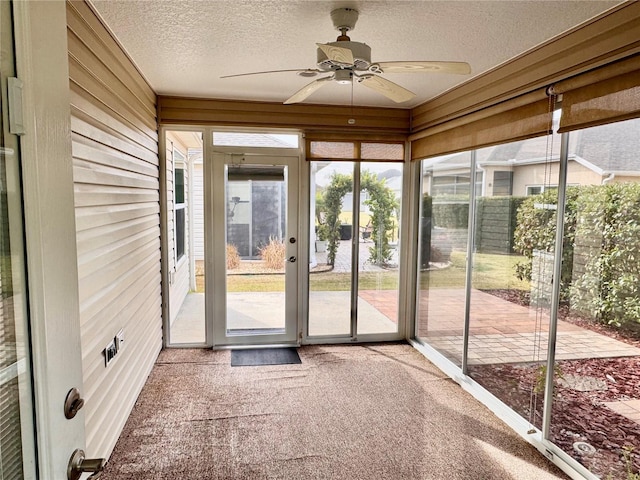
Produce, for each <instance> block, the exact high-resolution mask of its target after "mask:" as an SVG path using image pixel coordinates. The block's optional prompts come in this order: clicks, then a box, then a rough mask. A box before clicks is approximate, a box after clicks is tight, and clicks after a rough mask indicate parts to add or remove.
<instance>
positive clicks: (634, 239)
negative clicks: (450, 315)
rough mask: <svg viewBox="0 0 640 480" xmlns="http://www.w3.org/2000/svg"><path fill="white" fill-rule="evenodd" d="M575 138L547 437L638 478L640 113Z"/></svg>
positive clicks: (593, 467)
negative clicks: (637, 117) (549, 424)
mask: <svg viewBox="0 0 640 480" xmlns="http://www.w3.org/2000/svg"><path fill="white" fill-rule="evenodd" d="M569 138H570V147H569V164H568V170H567V183H568V184H569V185H570V186H569V187H568V190H567V204H566V213H565V241H564V249H565V252H564V255H563V257H562V260H563V263H562V283H561V295H560V309H559V312H558V318H559V321H558V336H557V339H558V340H557V354H556V368H555V369H554V374H555V381H554V394H553V408H552V415H551V426H550V432H549V435H550V440H551V441H552V442H553V443H555V444H557V445H558V446H559V447H560V448H562V449H563V450H564V451H565V452H566V453H567V454H568V455H570V456H572V457H573V458H575V459H576V460H577V461H578V462H580V463H582V464H583V465H584V466H585V467H586V468H587V469H588V470H590V471H591V472H593V473H594V474H595V475H597V476H598V477H599V478H624V479H627V478H638V477H637V472H638V471H639V470H640V457H639V456H638V446H640V379H639V377H638V373H639V372H640V291H639V290H638V286H639V285H640V261H639V256H640V156H639V153H638V152H640V119H635V120H629V121H626V122H619V123H613V124H609V125H602V126H598V127H593V128H589V129H585V130H581V131H576V132H571V133H570V134H569Z"/></svg>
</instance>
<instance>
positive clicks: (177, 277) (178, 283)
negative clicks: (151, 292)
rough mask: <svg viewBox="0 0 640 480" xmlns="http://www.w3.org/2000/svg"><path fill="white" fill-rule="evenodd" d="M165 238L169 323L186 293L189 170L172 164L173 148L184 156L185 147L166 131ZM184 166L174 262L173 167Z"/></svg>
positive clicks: (181, 164)
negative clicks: (180, 231)
mask: <svg viewBox="0 0 640 480" xmlns="http://www.w3.org/2000/svg"><path fill="white" fill-rule="evenodd" d="M166 147H167V151H166V159H167V239H168V243H169V318H170V319H171V323H173V321H174V320H175V319H176V317H177V315H178V312H179V311H180V308H181V307H182V303H183V302H184V299H185V298H186V297H187V294H188V293H189V260H188V259H189V208H190V206H189V204H188V201H187V199H188V198H189V169H188V168H187V165H186V164H184V163H179V164H177V163H175V162H174V158H173V150H174V149H176V150H178V151H179V152H180V153H182V155H183V156H184V158H185V160H186V159H187V151H188V149H187V147H186V146H185V145H183V144H182V143H181V142H180V141H179V140H178V138H177V137H175V136H174V135H172V134H171V132H167V138H166ZM176 167H179V168H183V169H184V199H185V225H184V228H185V243H184V251H185V255H184V257H183V258H182V259H179V260H178V261H176V256H177V253H176V227H175V221H176V216H175V185H174V183H175V169H176Z"/></svg>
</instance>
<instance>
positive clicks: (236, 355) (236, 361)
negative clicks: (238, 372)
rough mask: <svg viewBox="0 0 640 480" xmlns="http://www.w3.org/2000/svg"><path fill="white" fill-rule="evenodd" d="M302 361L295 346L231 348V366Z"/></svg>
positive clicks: (282, 363)
mask: <svg viewBox="0 0 640 480" xmlns="http://www.w3.org/2000/svg"><path fill="white" fill-rule="evenodd" d="M292 363H302V360H300V356H299V355H298V350H296V349H295V348H253V349H245V350H231V366H232V367H252V366H258V365H287V364H292Z"/></svg>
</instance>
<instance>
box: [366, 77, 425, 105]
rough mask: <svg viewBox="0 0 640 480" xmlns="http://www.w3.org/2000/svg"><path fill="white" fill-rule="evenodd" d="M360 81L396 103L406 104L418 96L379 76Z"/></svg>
mask: <svg viewBox="0 0 640 480" xmlns="http://www.w3.org/2000/svg"><path fill="white" fill-rule="evenodd" d="M358 81H359V82H360V83H362V84H363V85H364V86H365V87H369V88H370V89H371V90H375V91H376V92H378V93H381V94H382V95H384V96H385V97H387V98H390V99H391V100H393V101H394V102H396V103H402V102H406V101H407V100H411V99H412V98H413V97H415V96H416V94H415V93H413V92H412V91H410V90H407V89H406V88H404V87H401V86H400V85H398V84H397V83H393V82H392V81H390V80H387V79H386V78H382V77H379V76H377V75H368V76H366V77H360V78H359V79H358Z"/></svg>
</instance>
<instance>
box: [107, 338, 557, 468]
mask: <svg viewBox="0 0 640 480" xmlns="http://www.w3.org/2000/svg"><path fill="white" fill-rule="evenodd" d="M298 352H299V354H300V358H301V359H302V364H300V365H277V366H260V367H241V368H232V367H231V366H230V362H229V360H230V352H229V351H228V350H225V351H211V350H179V349H174V350H165V351H163V352H162V353H161V354H160V356H159V358H158V361H157V363H156V366H155V368H154V369H153V371H152V373H151V375H150V377H149V379H148V381H147V384H146V385H145V387H144V389H143V391H142V393H141V394H140V397H139V398H138V401H137V403H136V406H135V408H134V410H133V413H132V414H131V416H130V418H129V419H128V421H127V424H126V426H125V428H124V431H123V433H122V435H121V436H120V439H119V440H118V443H117V445H116V447H115V450H114V452H113V454H112V456H111V458H110V460H109V463H108V465H107V468H106V470H105V473H104V474H103V476H102V477H101V478H102V480H125V479H126V480H147V479H148V480H152V479H153V480H159V479H198V480H207V479H305V480H306V479H348V480H357V479H363V480H364V479H366V480H380V479H394V480H395V479H443V480H445V479H446V480H454V479H464V480H469V479H473V480H479V479H512V480H516V479H517V480H528V479H531V480H534V479H535V480H544V479H557V478H567V477H566V476H565V475H564V474H563V473H561V472H560V471H559V470H557V469H556V468H555V467H554V466H553V465H551V464H549V463H548V462H547V460H546V459H545V458H544V457H543V456H542V455H541V454H539V453H538V452H537V451H536V450H535V449H534V448H533V447H532V446H530V445H528V444H527V443H526V442H525V441H523V440H522V439H520V437H518V436H517V435H516V434H515V433H513V432H512V431H511V430H510V429H509V428H508V427H506V426H505V425H504V424H503V423H502V422H501V421H500V420H499V419H498V418H496V417H495V416H494V415H493V414H492V413H491V412H489V410H487V409H486V408H485V407H484V406H483V405H481V404H480V403H478V402H477V401H476V400H474V399H473V398H472V397H471V396H470V395H468V394H467V393H466V392H464V391H463V390H462V389H461V388H460V387H459V386H458V385H457V384H455V383H454V382H453V381H451V380H450V379H448V378H447V377H445V375H444V374H443V373H442V372H440V371H439V370H438V369H437V368H436V367H435V366H433V365H432V364H431V363H429V362H428V361H427V360H426V359H425V358H424V357H423V356H422V355H420V353H418V352H417V351H416V350H414V349H413V348H412V347H411V346H409V345H406V344H384V345H357V346H356V345H346V346H306V347H302V348H300V349H299V350H298Z"/></svg>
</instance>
